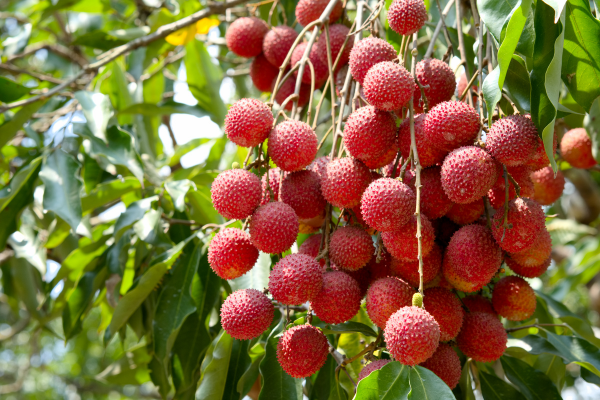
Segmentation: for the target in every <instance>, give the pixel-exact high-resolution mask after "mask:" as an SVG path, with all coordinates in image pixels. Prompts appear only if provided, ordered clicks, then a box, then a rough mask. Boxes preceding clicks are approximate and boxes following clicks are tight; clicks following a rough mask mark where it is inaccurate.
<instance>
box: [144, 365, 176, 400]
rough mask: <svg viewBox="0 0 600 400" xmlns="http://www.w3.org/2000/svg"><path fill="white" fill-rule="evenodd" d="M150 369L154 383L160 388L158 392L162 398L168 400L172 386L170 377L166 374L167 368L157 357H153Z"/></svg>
mask: <svg viewBox="0 0 600 400" xmlns="http://www.w3.org/2000/svg"><path fill="white" fill-rule="evenodd" d="M148 368H149V369H150V378H152V383H154V385H156V387H158V392H159V393H160V395H161V397H162V398H163V399H165V400H166V398H167V395H168V394H169V391H170V390H171V384H170V383H169V377H168V376H167V374H166V372H165V368H164V366H163V365H162V363H161V362H160V361H159V360H158V358H156V357H152V361H151V362H150V363H149V364H148Z"/></svg>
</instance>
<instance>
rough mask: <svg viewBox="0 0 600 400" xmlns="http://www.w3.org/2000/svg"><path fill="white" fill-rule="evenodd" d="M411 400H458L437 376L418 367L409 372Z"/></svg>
mask: <svg viewBox="0 0 600 400" xmlns="http://www.w3.org/2000/svg"><path fill="white" fill-rule="evenodd" d="M408 378H409V381H410V389H411V390H410V394H409V398H411V399H431V400H456V399H455V397H454V394H452V390H450V388H449V387H448V385H446V384H445V383H444V381H442V380H441V379H440V378H438V376H437V375H436V374H434V373H433V372H431V371H430V370H428V369H427V368H424V367H421V366H420V365H416V366H414V367H413V368H411V369H410V370H409V375H408Z"/></svg>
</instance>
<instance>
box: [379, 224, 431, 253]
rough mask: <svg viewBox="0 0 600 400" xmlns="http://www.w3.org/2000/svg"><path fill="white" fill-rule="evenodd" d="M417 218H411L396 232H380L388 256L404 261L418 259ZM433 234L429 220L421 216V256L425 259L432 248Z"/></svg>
mask: <svg viewBox="0 0 600 400" xmlns="http://www.w3.org/2000/svg"><path fill="white" fill-rule="evenodd" d="M416 235H417V217H415V216H412V217H411V218H410V221H408V223H406V225H404V226H403V227H402V228H400V229H399V230H397V231H390V232H382V233H381V239H383V244H384V245H385V248H386V249H387V250H388V251H389V252H390V254H391V255H392V256H394V257H396V258H399V259H401V260H404V261H414V260H417V259H418V249H417V247H418V241H417V237H416ZM434 239H435V232H434V230H433V226H432V225H431V222H429V218H427V217H426V216H425V215H421V250H422V252H421V254H422V255H423V257H426V256H427V254H429V252H430V251H431V249H432V248H433V241H434Z"/></svg>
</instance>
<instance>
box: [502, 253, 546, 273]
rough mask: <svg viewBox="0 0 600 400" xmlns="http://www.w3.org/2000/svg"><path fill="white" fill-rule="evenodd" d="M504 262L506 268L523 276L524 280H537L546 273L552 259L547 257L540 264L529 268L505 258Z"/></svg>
mask: <svg viewBox="0 0 600 400" xmlns="http://www.w3.org/2000/svg"><path fill="white" fill-rule="evenodd" d="M505 261H506V265H507V266H508V268H510V269H511V270H512V271H513V272H514V273H515V274H517V275H520V276H524V277H525V278H537V277H538V276H541V275H542V274H543V273H544V272H546V270H547V269H548V267H549V266H550V264H551V262H552V258H551V257H548V258H547V259H545V260H544V261H543V262H542V263H541V264H538V265H530V266H524V265H521V264H518V263H517V262H515V260H513V259H512V258H511V257H507V258H506V260H505Z"/></svg>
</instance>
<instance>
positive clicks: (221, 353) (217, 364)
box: [196, 330, 233, 400]
mask: <svg viewBox="0 0 600 400" xmlns="http://www.w3.org/2000/svg"><path fill="white" fill-rule="evenodd" d="M232 347H233V338H232V337H231V336H229V334H228V333H227V332H225V331H224V330H221V333H220V334H219V335H218V336H217V337H216V338H215V340H214V341H213V342H212V343H211V345H210V347H209V348H208V350H207V351H206V357H204V361H202V368H201V371H202V377H201V378H200V386H199V387H198V390H197V391H196V399H197V400H221V399H222V398H223V393H224V392H225V383H226V381H227V369H228V368H229V360H230V358H231V349H232Z"/></svg>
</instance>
